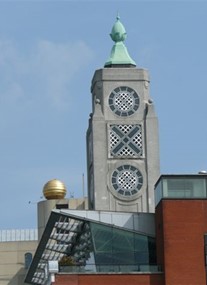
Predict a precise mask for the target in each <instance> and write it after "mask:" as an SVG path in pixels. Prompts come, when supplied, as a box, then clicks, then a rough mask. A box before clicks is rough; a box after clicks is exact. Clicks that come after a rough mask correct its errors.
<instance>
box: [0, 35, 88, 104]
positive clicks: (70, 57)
mask: <svg viewBox="0 0 207 285" xmlns="http://www.w3.org/2000/svg"><path fill="white" fill-rule="evenodd" d="M92 57H93V52H92V50H91V49H90V48H89V47H88V46H87V45H86V44H85V43H84V42H76V43H55V42H51V41H45V40H41V41H39V42H37V43H36V44H35V45H34V46H33V48H32V49H30V50H25V49H24V51H23V48H21V47H19V46H18V45H17V44H16V43H14V42H11V41H1V42H0V105H1V106H2V107H0V108H5V107H6V106H7V105H9V106H10V107H11V105H12V104H13V105H14V106H15V105H16V104H26V105H27V104H29V105H30V104H31V103H32V104H34V101H35V100H36V103H37V102H40V100H41V101H43V102H44V101H45V102H47V103H48V104H49V105H50V104H52V105H53V106H55V107H57V108H62V107H63V106H65V104H68V103H69V102H70V100H69V96H70V92H69V87H70V82H71V80H72V79H73V76H74V74H75V73H77V72H78V71H79V70H81V69H82V68H84V67H85V66H86V65H87V64H88V63H89V62H90V60H91V59H92ZM66 95H67V96H66ZM3 106H4V107H3Z"/></svg>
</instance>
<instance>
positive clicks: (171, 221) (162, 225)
mask: <svg viewBox="0 0 207 285" xmlns="http://www.w3.org/2000/svg"><path fill="white" fill-rule="evenodd" d="M156 231H157V233H156V235H157V240H158V241H157V255H158V262H161V264H162V266H163V268H164V272H165V285H206V284H207V283H206V272H205V263H204V233H206V232H207V201H206V200H162V201H161V203H160V204H159V205H158V207H157V208H156ZM159 239H160V240H159Z"/></svg>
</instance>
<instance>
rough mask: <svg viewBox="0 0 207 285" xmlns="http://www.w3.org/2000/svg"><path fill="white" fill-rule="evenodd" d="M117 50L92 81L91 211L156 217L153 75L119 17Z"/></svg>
mask: <svg viewBox="0 0 207 285" xmlns="http://www.w3.org/2000/svg"><path fill="white" fill-rule="evenodd" d="M111 37H112V39H113V40H114V42H115V44H114V46H113V48H112V51H111V56H110V58H109V60H108V61H107V62H106V64H105V66H104V68H102V69H100V70H97V71H96V72H95V74H94V77H93V79H92V86H91V93H92V114H91V115H90V119H89V127H88V131H87V170H88V198H89V208H90V209H94V210H107V211H124V212H154V184H155V182H156V181H157V179H158V177H159V143H158V123H157V117H156V114H155V111H154V106H153V102H152V100H151V99H150V95H149V83H150V81H149V75H148V72H147V71H146V70H144V69H141V68H136V64H135V62H134V61H133V60H132V59H131V57H130V56H129V54H128V52H127V49H126V47H125V45H124V43H123V41H124V39H125V37H126V32H125V29H124V26H123V25H122V23H121V22H120V19H119V17H117V21H116V23H115V24H114V26H113V28H112V32H111Z"/></svg>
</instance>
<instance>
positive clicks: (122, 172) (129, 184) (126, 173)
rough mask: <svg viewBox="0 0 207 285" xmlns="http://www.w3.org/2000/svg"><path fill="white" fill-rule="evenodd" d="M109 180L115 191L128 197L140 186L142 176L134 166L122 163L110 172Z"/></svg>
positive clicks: (135, 192)
mask: <svg viewBox="0 0 207 285" xmlns="http://www.w3.org/2000/svg"><path fill="white" fill-rule="evenodd" d="M111 182H112V186H113V188H114V190H115V191H116V192H117V193H119V194H121V195H123V196H126V197H130V196H133V195H135V194H137V193H138V191H139V190H140V189H141V188H142V185H143V176H142V174H141V172H140V171H139V170H138V169H137V168H136V167H134V166H132V165H122V166H119V167H118V168H117V169H116V170H115V171H114V172H113V173H112V178H111Z"/></svg>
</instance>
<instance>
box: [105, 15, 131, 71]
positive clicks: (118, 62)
mask: <svg viewBox="0 0 207 285" xmlns="http://www.w3.org/2000/svg"><path fill="white" fill-rule="evenodd" d="M110 36H111V38H112V40H113V41H114V42H115V44H114V45H113V47H112V50H111V54H110V57H109V59H108V60H107V62H106V63H105V65H104V67H116V66H117V67H120V66H124V67H126V66H127V67H129V66H131V67H133V66H136V63H135V62H134V60H133V59H132V58H131V57H130V55H129V53H128V51H127V48H126V46H125V44H124V40H125V39H126V36H127V33H126V30H125V28H124V26H123V24H122V23H121V21H120V17H119V16H117V17H116V22H115V24H114V25H113V27H112V30H111V34H110Z"/></svg>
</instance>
